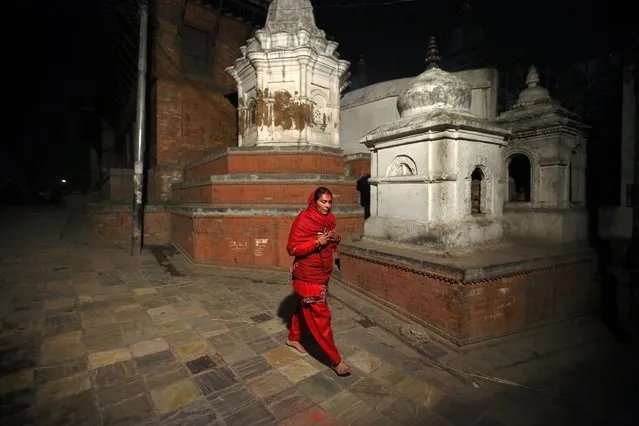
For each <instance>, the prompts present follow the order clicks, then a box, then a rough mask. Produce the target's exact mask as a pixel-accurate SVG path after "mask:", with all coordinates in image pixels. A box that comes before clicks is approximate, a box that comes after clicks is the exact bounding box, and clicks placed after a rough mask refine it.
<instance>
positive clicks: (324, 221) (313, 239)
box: [286, 187, 350, 376]
mask: <svg viewBox="0 0 639 426" xmlns="http://www.w3.org/2000/svg"><path fill="white" fill-rule="evenodd" d="M332 205H333V195H332V194H331V191H329V190H328V189H327V188H324V187H320V188H317V189H316V190H315V191H313V192H312V193H311V195H310V196H309V198H308V208H307V209H306V210H304V211H302V212H301V213H300V214H299V215H298V216H297V218H296V219H295V221H294V222H293V226H292V227H291V233H290V235H289V237H288V244H287V246H286V249H287V251H288V254H289V255H291V256H295V260H294V261H293V267H292V268H291V276H292V279H293V290H295V292H296V293H297V294H298V295H299V296H300V303H299V304H298V307H297V310H296V311H295V313H294V314H293V320H292V321H291V330H290V332H289V334H288V340H287V341H286V344H287V345H289V346H291V347H293V348H295V349H297V350H298V351H299V352H301V353H304V354H306V349H304V347H303V346H302V345H301V343H300V337H301V328H300V322H301V321H303V322H304V323H305V324H306V327H307V328H308V330H309V331H310V332H311V334H312V335H313V337H314V338H315V340H316V341H317V343H318V344H319V346H320V347H321V348H322V350H323V351H324V352H325V353H326V355H327V356H328V358H329V359H330V361H331V362H332V364H333V365H332V367H333V370H335V372H336V373H337V374H339V375H340V376H342V375H347V374H349V373H350V368H349V367H348V366H347V365H346V364H344V363H343V362H342V357H341V356H340V354H339V352H338V350H337V348H336V347H335V341H334V340H333V330H332V328H331V312H330V310H329V309H328V304H327V303H326V288H327V286H328V280H329V279H330V278H331V274H332V272H333V252H334V251H335V249H336V248H337V245H338V244H339V242H340V236H339V233H338V232H337V230H336V229H335V226H336V221H335V216H334V215H333V213H331V207H332Z"/></svg>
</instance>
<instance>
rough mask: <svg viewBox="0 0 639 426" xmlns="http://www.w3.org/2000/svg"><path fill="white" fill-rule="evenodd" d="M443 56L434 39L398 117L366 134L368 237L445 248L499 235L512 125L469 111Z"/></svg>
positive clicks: (465, 91)
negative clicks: (506, 126)
mask: <svg viewBox="0 0 639 426" xmlns="http://www.w3.org/2000/svg"><path fill="white" fill-rule="evenodd" d="M438 62H439V56H438V50H437V46H436V44H435V40H434V38H431V40H430V42H429V49H428V59H427V64H428V66H427V69H426V71H425V72H424V73H422V74H421V75H419V76H418V77H416V78H415V79H414V80H413V82H412V83H411V84H410V85H408V87H407V88H406V89H405V90H404V91H403V92H402V93H401V94H400V95H399V97H398V98H397V109H398V110H399V113H400V118H399V119H397V120H395V121H393V122H390V123H386V124H383V125H381V126H379V127H377V128H376V129H375V130H373V131H371V132H369V133H368V134H367V135H366V136H364V137H363V138H362V140H361V143H363V144H364V145H365V146H366V147H367V148H368V149H369V150H370V152H371V178H370V179H369V182H370V184H371V217H370V218H369V219H368V220H367V221H366V223H365V235H366V236H367V237H374V238H382V239H387V240H391V241H396V242H404V243H411V244H418V245H433V246H440V247H465V246H469V245H473V244H477V243H484V242H489V241H494V240H498V239H500V238H501V237H502V229H503V228H502V220H501V219H502V209H503V204H504V194H505V191H504V179H503V177H504V176H505V171H504V161H503V159H504V156H503V152H504V147H505V146H506V144H507V142H506V140H505V138H506V137H507V136H508V134H509V132H508V131H507V130H505V129H504V128H502V127H500V126H498V125H496V124H494V123H492V122H490V121H489V120H488V119H487V118H485V117H480V116H477V115H475V114H473V113H471V111H470V106H471V86H470V85H469V84H468V82H466V81H465V80H463V79H461V78H459V77H458V76H456V75H454V74H452V73H448V72H446V71H443V70H441V69H440V68H439V65H438Z"/></svg>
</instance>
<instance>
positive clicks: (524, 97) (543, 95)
mask: <svg viewBox="0 0 639 426" xmlns="http://www.w3.org/2000/svg"><path fill="white" fill-rule="evenodd" d="M540 81H541V80H540V78H539V72H538V71H537V67H535V66H534V65H532V66H531V67H530V68H529V69H528V74H527V75H526V88H525V89H524V90H522V91H521V93H519V98H518V99H517V106H524V105H530V104H536V103H539V102H545V101H549V100H551V97H550V94H549V93H548V90H547V89H546V88H545V87H542V86H541V85H540Z"/></svg>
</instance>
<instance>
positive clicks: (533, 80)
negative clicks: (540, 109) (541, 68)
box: [526, 65, 541, 88]
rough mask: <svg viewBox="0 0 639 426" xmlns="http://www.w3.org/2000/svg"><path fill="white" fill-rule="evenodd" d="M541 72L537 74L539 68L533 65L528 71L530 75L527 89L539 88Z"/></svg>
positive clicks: (527, 78)
mask: <svg viewBox="0 0 639 426" xmlns="http://www.w3.org/2000/svg"><path fill="white" fill-rule="evenodd" d="M540 81H541V80H540V79H539V72H537V67H536V66H534V65H531V66H530V68H529V69H528V75H526V87H528V88H533V87H537V86H539V82H540Z"/></svg>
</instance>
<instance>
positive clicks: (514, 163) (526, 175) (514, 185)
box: [508, 153, 532, 203]
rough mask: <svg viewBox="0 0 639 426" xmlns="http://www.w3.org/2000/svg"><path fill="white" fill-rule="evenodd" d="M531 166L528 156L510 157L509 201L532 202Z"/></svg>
mask: <svg viewBox="0 0 639 426" xmlns="http://www.w3.org/2000/svg"><path fill="white" fill-rule="evenodd" d="M531 170H532V168H531V164H530V159H529V158H528V156H527V155H526V154H521V153H517V154H513V155H511V156H510V157H508V201H509V202H511V203H516V202H530V189H531V182H532V179H531Z"/></svg>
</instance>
